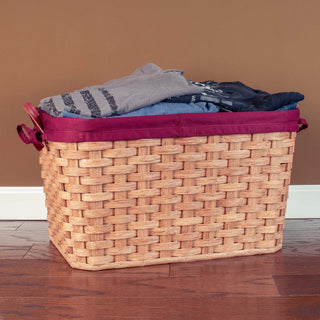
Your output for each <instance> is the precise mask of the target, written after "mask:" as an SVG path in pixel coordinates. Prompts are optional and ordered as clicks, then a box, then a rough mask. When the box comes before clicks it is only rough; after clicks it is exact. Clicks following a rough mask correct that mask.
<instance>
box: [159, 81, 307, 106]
mask: <svg viewBox="0 0 320 320" xmlns="http://www.w3.org/2000/svg"><path fill="white" fill-rule="evenodd" d="M193 83H194V84H196V85H198V86H199V87H201V88H203V89H204V90H203V92H201V93H198V94H188V95H182V96H176V97H170V98H168V99H166V100H165V101H166V102H175V103H190V102H211V103H214V104H215V105H216V106H218V107H219V108H220V111H232V112H247V111H274V110H278V109H280V108H281V107H284V106H287V105H290V104H293V103H297V102H299V101H301V100H303V99H304V96H303V95H302V94H301V93H298V92H280V93H275V94H270V93H268V92H266V91H262V90H256V89H252V88H250V87H248V86H246V85H245V84H243V83H242V82H240V81H233V82H215V81H212V80H209V81H204V82H193Z"/></svg>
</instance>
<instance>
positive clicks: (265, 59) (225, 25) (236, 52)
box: [0, 0, 320, 186]
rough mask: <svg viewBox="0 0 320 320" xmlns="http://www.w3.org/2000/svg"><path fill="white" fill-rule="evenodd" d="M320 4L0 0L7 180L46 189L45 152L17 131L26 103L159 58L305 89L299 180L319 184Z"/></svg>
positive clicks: (198, 75) (204, 71) (3, 176)
mask: <svg viewBox="0 0 320 320" xmlns="http://www.w3.org/2000/svg"><path fill="white" fill-rule="evenodd" d="M319 11H320V1H318V0H197V1H189V0H161V1H153V0H134V1H132V0H121V1H111V0H92V1H87V0H52V1H51V0H38V1H37V0H28V1H24V0H16V1H12V0H0V40H1V42H0V45H1V47H0V61H1V69H0V72H1V77H0V88H1V99H0V108H1V117H0V121H1V125H0V130H1V139H0V141H1V148H0V150H1V158H0V168H1V169H0V186H36V185H41V180H40V173H39V166H38V154H37V151H35V149H34V148H33V147H31V146H30V145H28V146H27V145H24V144H23V143H22V142H21V141H20V140H19V138H18V137H17V134H16V132H15V126H16V125H17V124H18V123H22V122H25V123H27V124H31V122H30V121H29V119H28V118H27V116H26V114H25V113H24V111H23V110H22V108H21V106H22V105H23V104H24V103H25V102H26V101H31V102H32V103H33V104H35V105H38V103H39V101H40V99H42V98H44V97H47V96H51V95H54V94H59V93H63V92H68V91H71V90H75V89H80V88H81V87H84V86H89V85H93V84H99V83H103V82H106V81H107V80H110V79H114V78H117V77H122V76H125V75H127V74H129V73H131V72H133V71H134V70H135V69H136V68H138V67H140V66H142V65H144V64H146V63H148V62H154V63H156V64H158V65H159V66H161V67H162V68H164V69H167V68H179V69H183V70H185V76H186V77H187V78H188V79H190V80H197V81H202V80H209V79H210V80H216V81H234V80H240V81H242V82H244V83H246V84H247V85H249V86H252V87H254V88H259V89H263V90H266V91H270V92H279V91H299V92H301V93H303V94H304V95H305V96H306V98H305V101H304V102H303V103H301V104H300V109H301V112H302V115H303V116H304V117H305V118H307V120H308V121H309V124H310V128H309V129H308V130H306V131H304V132H302V133H301V134H299V136H298V138H297V146H296V153H295V161H294V170H293V179H292V183H293V184H320V170H319V155H320V148H319V133H320V117H319V116H320V95H319V90H318V85H319V83H320V72H319V71H320V68H319V67H320V55H319V53H320V41H319V35H320V19H319Z"/></svg>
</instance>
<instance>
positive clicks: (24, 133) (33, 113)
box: [17, 102, 44, 151]
mask: <svg viewBox="0 0 320 320" xmlns="http://www.w3.org/2000/svg"><path fill="white" fill-rule="evenodd" d="M23 108H24V109H25V111H26V112H27V113H28V115H29V117H30V118H31V120H32V122H33V124H34V128H33V129H30V128H28V127H27V126H26V125H25V124H20V125H18V126H17V132H18V135H19V137H20V138H21V140H22V141H23V142H24V143H26V144H29V143H32V144H33V145H34V147H35V148H36V149H37V150H38V151H40V150H41V149H42V148H43V147H44V145H43V143H42V134H43V126H42V123H41V119H40V115H39V112H38V109H36V108H35V107H34V106H33V105H32V104H31V103H30V102H27V103H26V104H25V105H24V106H23Z"/></svg>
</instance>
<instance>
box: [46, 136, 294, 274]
mask: <svg viewBox="0 0 320 320" xmlns="http://www.w3.org/2000/svg"><path fill="white" fill-rule="evenodd" d="M295 136H296V132H272V133H252V134H231V135H213V136H200V137H187V138H153V139H139V140H126V141H106V142H52V141H49V142H48V144H47V146H48V147H47V148H43V149H42V151H41V153H40V164H41V168H42V178H43V180H44V191H45V193H46V205H47V208H48V221H49V234H50V239H51V241H52V242H53V243H54V244H55V246H56V247H57V248H58V250H59V251H60V252H61V254H62V255H63V256H64V258H65V259H66V260H67V262H68V263H69V264H70V265H71V266H72V267H74V268H79V269H86V270H101V269H109V268H123V267H134V266H144V265H154V264H162V263H172V262H182V261H195V260H205V259H216V258H222V257H234V256H244V255H253V254H263V253H272V252H276V251H277V250H279V249H281V247H282V234H283V226H284V220H285V210H286V201H287V196H288V186H289V181H290V175H291V168H292V160H293V151H294V144H295Z"/></svg>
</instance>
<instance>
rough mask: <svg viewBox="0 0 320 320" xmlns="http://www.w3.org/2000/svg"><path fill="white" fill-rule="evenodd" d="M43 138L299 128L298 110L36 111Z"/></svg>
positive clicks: (126, 137) (144, 136)
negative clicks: (112, 114) (91, 115)
mask: <svg viewBox="0 0 320 320" xmlns="http://www.w3.org/2000/svg"><path fill="white" fill-rule="evenodd" d="M39 113H40V118H41V121H42V124H43V127H44V136H43V138H44V139H45V140H48V141H56V142H82V141H117V140H136V139H148V138H169V137H193V136H209V135H228V134H246V133H267V132H291V131H298V130H299V125H298V121H299V114H300V111H299V109H294V110H289V111H257V112H237V113H192V114H191V113H184V114H172V115H158V116H141V117H121V118H98V119H81V118H60V117H52V116H50V115H48V114H47V113H46V112H44V111H42V110H39Z"/></svg>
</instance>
